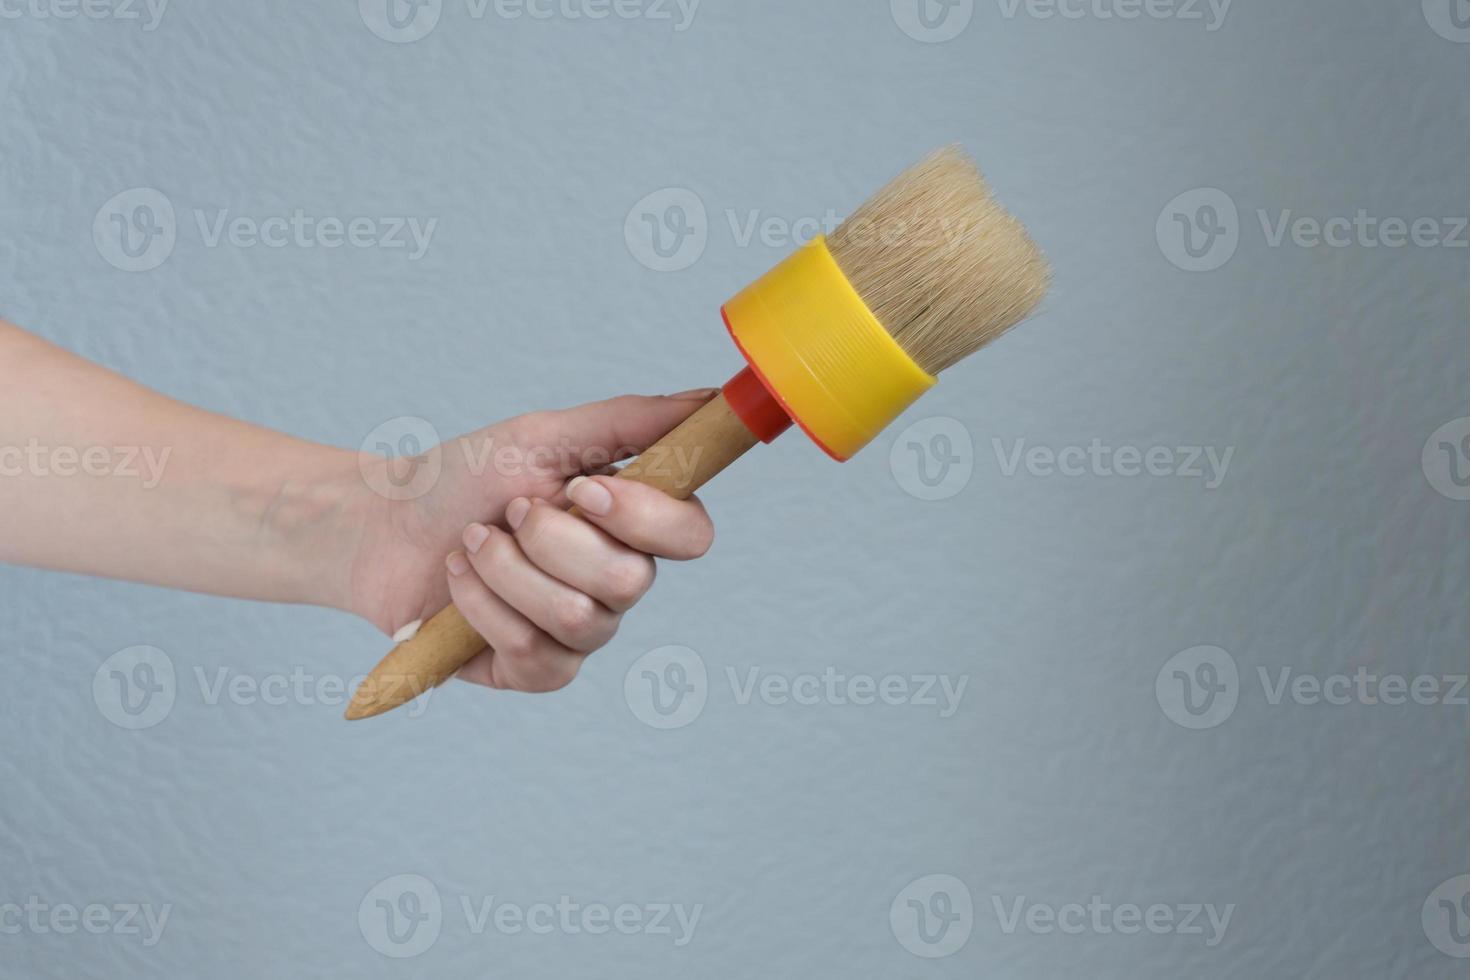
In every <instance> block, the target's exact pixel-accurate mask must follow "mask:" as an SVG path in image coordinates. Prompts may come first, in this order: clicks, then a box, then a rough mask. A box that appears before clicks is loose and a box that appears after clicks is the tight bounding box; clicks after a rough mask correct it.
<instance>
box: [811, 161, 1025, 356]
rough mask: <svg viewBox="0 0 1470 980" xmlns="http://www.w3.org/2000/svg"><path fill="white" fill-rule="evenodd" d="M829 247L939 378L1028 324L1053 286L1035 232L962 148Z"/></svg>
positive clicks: (914, 171)
mask: <svg viewBox="0 0 1470 980" xmlns="http://www.w3.org/2000/svg"><path fill="white" fill-rule="evenodd" d="M828 245H829V247H830V248H831V250H832V255H833V257H834V258H836V259H837V264H838V265H839V266H841V267H842V271H843V272H844V273H845V274H846V276H847V278H848V279H849V280H850V281H851V282H852V284H853V286H855V287H856V288H857V291H858V293H859V294H860V295H861V296H862V297H863V299H864V301H866V302H867V304H868V307H869V309H871V310H872V311H873V313H874V314H875V315H876V316H877V317H878V319H879V320H880V321H881V322H882V323H883V326H884V327H885V328H886V329H887V330H888V332H889V333H890V334H892V335H893V338H894V339H895V340H897V341H898V342H899V344H900V345H901V346H902V347H903V348H904V350H906V351H908V353H909V356H911V357H912V358H913V359H914V360H915V361H917V362H918V363H919V364H920V365H921V366H922V367H923V368H924V369H925V370H926V371H928V372H929V373H930V374H938V373H939V372H940V371H943V370H944V369H945V368H947V367H949V366H950V365H951V364H953V363H955V362H956V361H958V360H960V359H961V358H963V357H967V356H968V355H970V354H972V353H974V352H975V351H976V350H978V349H979V348H981V347H982V346H984V345H985V344H987V343H989V342H990V341H991V340H994V339H995V338H996V337H998V336H1000V335H1001V334H1002V333H1005V332H1006V331H1007V330H1009V329H1010V328H1011V327H1013V326H1015V325H1016V324H1017V323H1019V322H1021V320H1023V319H1025V318H1026V316H1028V315H1029V314H1030V313H1031V311H1032V310H1034V309H1035V308H1036V305H1037V304H1038V303H1040V302H1041V298H1042V296H1044V295H1045V294H1046V288H1047V285H1048V282H1049V278H1050V274H1049V272H1048V270H1047V265H1046V259H1045V258H1044V257H1043V256H1042V254H1041V250H1040V249H1038V248H1037V247H1036V244H1035V243H1034V242H1033V241H1032V240H1031V236H1030V235H1028V234H1027V233H1026V229H1025V228H1024V227H1022V225H1021V223H1020V222H1019V221H1017V220H1016V219H1015V218H1013V217H1012V216H1011V215H1010V214H1008V213H1007V212H1006V211H1005V209H1003V208H1002V207H1001V206H1000V205H999V204H997V203H996V202H995V199H994V198H993V197H991V195H990V189H989V188H988V187H987V186H986V184H985V179H984V178H983V177H981V176H980V171H979V170H978V169H977V168H976V166H975V164H974V163H973V162H972V161H971V160H970V158H969V157H968V156H966V155H965V153H964V152H963V151H962V150H959V149H957V148H952V147H951V148H948V149H944V150H940V151H938V152H937V153H934V154H933V155H931V156H930V157H928V158H927V159H926V160H924V161H923V162H922V163H920V164H918V165H917V166H915V167H912V168H911V169H909V170H907V171H905V172H904V173H903V174H901V175H899V177H898V178H896V179H895V180H894V181H893V182H892V183H890V184H889V185H888V186H887V187H885V188H883V190H881V191H879V192H878V193H877V194H876V195H874V196H873V198H872V199H870V200H869V201H868V202H867V203H866V204H864V205H863V206H862V207H861V208H859V209H858V210H857V211H856V212H855V213H854V214H853V215H852V217H850V218H848V219H847V220H846V221H845V222H843V223H842V225H841V226H840V227H838V228H837V230H836V231H834V232H833V233H832V235H831V237H830V238H829V239H828Z"/></svg>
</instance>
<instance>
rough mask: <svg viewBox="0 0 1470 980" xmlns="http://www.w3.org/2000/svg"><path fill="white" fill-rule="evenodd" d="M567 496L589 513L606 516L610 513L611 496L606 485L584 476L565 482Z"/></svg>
mask: <svg viewBox="0 0 1470 980" xmlns="http://www.w3.org/2000/svg"><path fill="white" fill-rule="evenodd" d="M567 498H568V499H569V500H571V502H572V503H574V504H576V505H577V506H578V507H580V508H582V509H583V510H585V511H586V512H587V513H589V514H595V515H597V516H598V517H606V516H607V515H608V514H610V513H612V505H613V498H612V494H611V493H610V492H609V491H608V489H607V487H605V486H603V485H602V484H601V483H598V482H597V481H596V480H589V479H587V478H586V477H585V476H579V477H577V478H576V479H575V480H573V481H572V482H571V483H568V484H567Z"/></svg>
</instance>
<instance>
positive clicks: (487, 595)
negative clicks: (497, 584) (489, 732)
mask: <svg viewBox="0 0 1470 980" xmlns="http://www.w3.org/2000/svg"><path fill="white" fill-rule="evenodd" d="M448 564H449V594H450V596H451V597H452V598H453V599H454V605H455V606H456V607H457V608H458V609H459V611H460V614H461V615H463V616H464V618H465V621H466V622H468V623H469V624H470V626H472V627H473V628H474V630H475V632H477V633H479V634H480V635H481V636H482V637H484V638H485V642H487V643H488V644H489V645H490V649H489V650H487V651H485V652H483V653H481V654H480V655H479V656H477V657H475V658H474V659H473V660H472V661H470V663H469V664H467V665H466V666H465V667H464V668H462V673H461V676H463V677H464V678H465V679H466V680H469V681H472V682H476V683H481V684H485V685H487V686H489V687H495V688H500V689H503V690H514V691H526V692H528V693H544V692H547V691H559V690H561V689H562V688H564V687H566V686H567V685H568V684H570V683H571V682H572V679H573V678H575V677H576V676H577V671H578V670H580V669H581V667H582V655H581V654H578V653H576V652H574V651H572V650H569V649H567V648H566V647H565V646H563V645H562V644H560V643H558V642H556V641H555V640H553V639H552V638H551V637H550V636H547V635H546V634H545V633H544V632H542V631H541V630H539V629H537V628H536V626H535V624H533V623H532V622H530V620H528V619H526V617H524V616H522V615H521V614H520V613H519V612H517V611H516V610H515V609H513V608H512V607H511V606H510V604H509V603H507V602H506V601H505V600H504V599H502V598H500V597H499V596H497V595H496V594H495V593H493V592H491V591H490V588H489V586H487V585H486V584H485V583H484V581H482V580H481V579H480V577H479V576H478V575H477V574H475V571H474V569H473V568H472V567H471V565H470V563H469V560H468V559H467V558H466V557H465V556H464V555H463V554H461V553H460V552H457V551H456V552H455V553H454V554H452V555H450V556H449V562H448Z"/></svg>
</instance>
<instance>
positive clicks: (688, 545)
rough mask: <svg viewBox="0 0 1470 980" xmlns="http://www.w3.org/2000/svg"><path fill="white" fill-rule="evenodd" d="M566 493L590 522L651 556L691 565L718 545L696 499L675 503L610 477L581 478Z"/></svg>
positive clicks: (648, 489)
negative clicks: (691, 562) (695, 559)
mask: <svg viewBox="0 0 1470 980" xmlns="http://www.w3.org/2000/svg"><path fill="white" fill-rule="evenodd" d="M566 493H567V497H568V498H569V499H570V500H571V501H572V503H574V504H576V505H577V506H578V507H579V508H580V509H581V511H582V514H583V516H584V517H586V518H587V520H589V521H591V522H592V523H593V524H596V525H597V526H598V527H600V528H602V529H603V530H604V531H606V532H607V533H608V534H611V535H612V536H613V537H615V538H617V539H618V540H619V541H621V542H623V543H624V544H626V545H628V546H629V547H632V548H637V549H638V550H639V551H642V552H646V553H647V554H650V555H657V556H659V557H660V558H672V559H674V560H676V561H687V560H689V559H691V558H699V557H701V556H702V555H703V554H704V553H705V552H707V551H709V549H710V545H711V544H713V543H714V540H715V527H714V523H713V522H712V521H711V520H710V518H709V514H708V513H706V512H705V509H704V504H702V503H700V502H699V500H698V499H697V498H694V497H691V498H689V499H688V500H675V499H674V498H673V497H670V496H669V495H668V494H666V493H664V492H663V491H662V490H657V489H655V488H653V487H649V486H644V485H643V484H641V483H635V482H634V481H632V480H621V479H617V478H614V477H607V476H593V477H577V478H576V479H574V480H573V481H572V482H571V483H568V484H567V489H566Z"/></svg>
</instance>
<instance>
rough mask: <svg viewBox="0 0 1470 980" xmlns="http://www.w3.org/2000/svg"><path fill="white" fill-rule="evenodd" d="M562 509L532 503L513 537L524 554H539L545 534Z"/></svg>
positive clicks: (544, 540)
mask: <svg viewBox="0 0 1470 980" xmlns="http://www.w3.org/2000/svg"><path fill="white" fill-rule="evenodd" d="M561 513H562V511H559V510H557V509H556V508H555V507H546V506H542V505H540V504H532V505H531V509H530V510H528V511H527V512H526V517H525V520H524V521H522V522H521V526H520V527H519V528H517V529H516V532H515V538H516V540H517V541H518V542H520V545H521V550H522V551H524V552H525V553H526V555H527V556H528V557H529V556H532V555H534V554H539V553H540V552H541V551H542V550H543V547H544V545H545V544H546V536H547V534H549V533H550V529H551V527H552V525H553V523H554V522H555V520H556V518H557V516H558V515H559V514H561Z"/></svg>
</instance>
